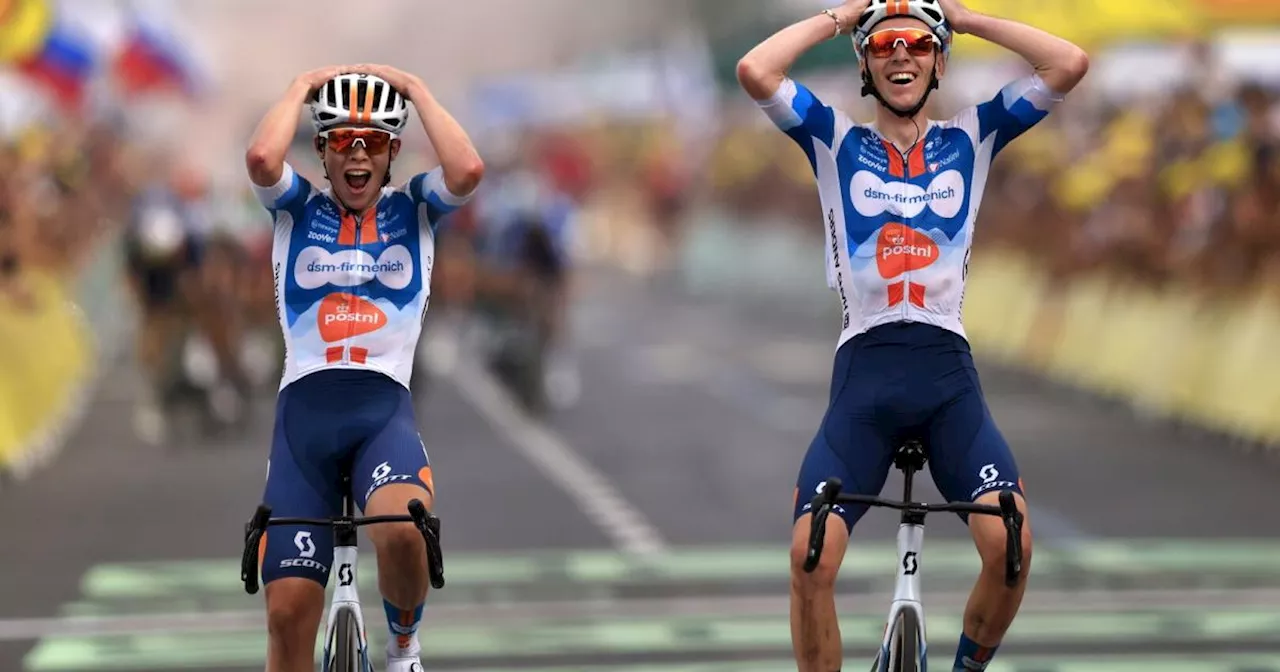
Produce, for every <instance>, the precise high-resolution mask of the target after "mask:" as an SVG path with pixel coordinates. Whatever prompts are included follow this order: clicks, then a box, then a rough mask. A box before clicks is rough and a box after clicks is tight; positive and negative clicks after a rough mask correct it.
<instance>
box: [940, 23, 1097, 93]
mask: <svg viewBox="0 0 1280 672" xmlns="http://www.w3.org/2000/svg"><path fill="white" fill-rule="evenodd" d="M953 25H954V26H955V28H956V31H957V32H962V33H968V34H970V35H973V36H974V37H977V38H980V39H983V40H986V41H988V42H991V43H992V44H997V45H999V46H1001V47H1004V48H1005V49H1008V50H1009V51H1012V52H1014V53H1015V54H1017V55H1019V56H1021V57H1022V58H1023V59H1025V60H1026V61H1027V62H1028V63H1030V64H1031V66H1032V67H1033V68H1035V70H1036V73H1037V74H1039V75H1040V78H1041V79H1043V80H1044V83H1045V84H1047V85H1048V86H1049V88H1051V89H1053V90H1054V91H1056V92H1058V93H1067V92H1068V91H1070V90H1071V89H1074V88H1075V86H1076V85H1077V84H1079V83H1080V80H1082V79H1084V76H1085V73H1087V72H1088V71H1089V56H1088V54H1086V53H1085V52H1084V50H1083V49H1081V48H1080V47H1077V46H1076V45H1074V44H1072V43H1071V42H1068V41H1067V40H1064V39H1062V38H1060V37H1058V36H1056V35H1052V34H1050V33H1048V32H1045V31H1043V30H1040V29H1039V28H1035V27H1033V26H1028V25H1026V24H1023V23H1018V22H1017V21H1010V20H1008V19H1002V18H999V17H995V16H988V15H986V14H980V13H977V12H973V11H969V12H965V16H964V17H963V19H961V20H960V21H959V22H955V23H954V24H953Z"/></svg>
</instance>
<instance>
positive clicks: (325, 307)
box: [316, 292, 387, 343]
mask: <svg viewBox="0 0 1280 672" xmlns="http://www.w3.org/2000/svg"><path fill="white" fill-rule="evenodd" d="M386 324H387V314H386V313H384V312H382V309H381V308H378V307H377V306H376V305H374V304H373V302H372V301H369V300H368V299H363V298H361V297H358V296H354V295H352V294H346V293H342V292H339V293H334V294H330V295H329V296H326V297H324V300H323V301H321V302H320V312H318V313H316V326H317V327H319V329H320V338H322V339H324V341H325V342H326V343H332V342H334V341H340V340H342V339H344V338H350V337H352V336H359V335H361V334H367V333H369V332H371V331H377V330H379V329H381V328H382V327H383V326H385V325H386Z"/></svg>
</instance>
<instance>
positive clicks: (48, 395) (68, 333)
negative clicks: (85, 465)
mask: <svg viewBox="0 0 1280 672" xmlns="http://www.w3.org/2000/svg"><path fill="white" fill-rule="evenodd" d="M24 286H25V287H26V288H28V289H29V290H30V294H31V296H32V299H33V300H32V301H31V303H30V305H26V304H25V303H23V302H18V301H15V300H14V299H13V298H12V297H0V311H3V313H4V319H3V320H0V471H3V472H5V473H6V474H8V475H10V476H15V477H18V478H22V477H24V476H26V474H28V473H29V472H30V471H31V469H32V468H34V466H36V464H38V462H39V461H40V460H42V459H43V458H44V457H46V456H47V455H48V453H49V452H50V451H49V448H50V447H51V444H53V443H55V442H57V441H58V440H59V438H60V437H59V435H60V433H61V432H62V431H64V429H65V428H66V427H67V426H68V425H69V424H70V423H72V422H73V421H74V415H75V414H76V413H77V412H78V407H79V406H80V405H82V404H81V401H82V400H81V395H82V394H83V390H84V389H85V388H86V387H87V384H88V382H89V379H90V375H91V371H92V368H93V366H92V359H93V358H92V348H91V345H90V344H91V342H92V341H91V334H90V329H89V326H88V323H87V321H86V320H85V319H84V316H83V315H82V314H81V313H80V311H79V309H78V308H77V307H76V305H75V304H74V303H73V302H72V301H70V300H69V298H68V297H69V290H68V287H67V286H66V285H65V284H64V282H63V281H60V280H59V279H57V278H55V277H53V276H51V275H49V274H47V273H43V272H39V271H32V272H30V273H28V274H27V275H26V276H25V277H24Z"/></svg>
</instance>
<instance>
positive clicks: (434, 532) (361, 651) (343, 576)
mask: <svg viewBox="0 0 1280 672" xmlns="http://www.w3.org/2000/svg"><path fill="white" fill-rule="evenodd" d="M342 492H343V495H342V515H341V516H338V517H337V518H272V517H271V507H269V506H267V505H266V504H260V505H259V506H258V510H257V511H255V512H254V514H253V519H252V520H250V521H249V522H248V523H247V524H246V525H245V541H244V555H243V556H242V557H241V560H240V580H241V581H243V582H244V589H245V592H247V593H249V594H250V595H253V594H255V593H257V592H258V543H259V540H260V539H261V538H262V535H263V534H264V533H265V532H266V529H267V527H269V526H272V525H322V526H328V527H332V528H333V565H334V566H335V567H337V568H338V583H337V585H336V586H335V588H334V591H333V600H332V601H331V602H330V605H329V619H328V623H327V624H326V627H325V637H324V659H323V660H324V663H323V666H322V667H321V669H322V670H324V671H325V672H372V670H373V663H372V662H371V661H370V659H369V641H368V639H367V638H366V636H365V628H364V613H363V612H362V610H361V608H360V595H359V592H358V591H357V585H358V584H357V582H356V559H357V558H356V555H357V553H356V541H357V537H356V528H358V527H361V526H364V525H375V524H378V523H410V522H411V523H413V525H414V527H416V528H417V529H418V531H419V532H421V533H422V539H423V541H424V542H426V544H427V570H428V574H429V575H430V577H431V587H432V588H435V589H437V590H439V589H440V588H443V587H444V557H443V556H442V554H441V552H440V519H439V518H438V517H436V516H435V515H434V514H432V513H431V512H429V511H427V508H426V506H424V505H423V504H422V502H421V501H420V500H417V499H412V500H410V501H409V513H408V514H407V515H405V514H401V515H393V516H366V517H363V518H357V517H356V515H355V503H354V501H353V500H352V497H351V477H350V476H349V475H344V476H343V479H342Z"/></svg>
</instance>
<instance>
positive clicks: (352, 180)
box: [343, 170, 373, 191]
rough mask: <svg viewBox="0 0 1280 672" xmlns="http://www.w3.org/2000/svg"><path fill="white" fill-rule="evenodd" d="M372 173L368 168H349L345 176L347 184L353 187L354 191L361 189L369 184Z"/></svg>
mask: <svg viewBox="0 0 1280 672" xmlns="http://www.w3.org/2000/svg"><path fill="white" fill-rule="evenodd" d="M372 175H373V173H370V172H369V171H367V170H348V171H347V172H346V173H344V174H343V177H344V178H346V180H347V186H348V187H351V190H352V191H361V190H362V189H364V188H365V186H366V185H368V184H369V178H370V177H371V176H372Z"/></svg>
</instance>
